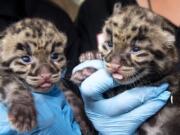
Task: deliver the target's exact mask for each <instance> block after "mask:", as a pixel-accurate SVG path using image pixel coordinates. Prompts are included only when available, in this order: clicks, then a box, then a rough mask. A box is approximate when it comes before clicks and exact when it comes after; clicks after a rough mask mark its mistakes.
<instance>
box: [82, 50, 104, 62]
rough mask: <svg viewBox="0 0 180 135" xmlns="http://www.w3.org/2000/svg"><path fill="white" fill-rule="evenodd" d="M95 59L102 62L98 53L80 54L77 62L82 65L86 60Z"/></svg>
mask: <svg viewBox="0 0 180 135" xmlns="http://www.w3.org/2000/svg"><path fill="white" fill-rule="evenodd" d="M95 59H101V60H102V55H101V53H100V52H98V51H88V52H85V53H82V54H81V55H80V57H79V61H80V62H81V63H82V62H84V61H86V60H95Z"/></svg>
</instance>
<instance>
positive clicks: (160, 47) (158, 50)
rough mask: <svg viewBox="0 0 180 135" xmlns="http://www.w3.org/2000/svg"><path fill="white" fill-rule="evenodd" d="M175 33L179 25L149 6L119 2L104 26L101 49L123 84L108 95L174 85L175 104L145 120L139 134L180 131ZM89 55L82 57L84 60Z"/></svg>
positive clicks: (162, 134) (166, 134)
mask: <svg viewBox="0 0 180 135" xmlns="http://www.w3.org/2000/svg"><path fill="white" fill-rule="evenodd" d="M175 34H176V27H175V26H174V25H173V24H171V23H170V22H169V21H168V20H166V19H164V18H163V17H161V16H159V15H157V14H155V13H153V12H151V11H149V10H148V9H144V8H141V7H138V6H127V7H121V5H120V4H118V3H117V4H116V5H115V6H114V14H113V15H112V16H111V17H109V18H108V19H107V21H106V22H105V25H104V27H103V36H104V37H105V41H104V43H103V44H100V45H99V52H100V53H101V54H102V57H103V59H104V61H105V63H106V68H107V71H108V72H109V73H111V74H112V76H113V77H114V78H115V80H117V81H118V82H119V83H120V84H121V86H120V87H117V88H115V89H113V90H110V91H108V92H107V93H104V96H105V97H106V98H109V97H112V96H115V95H116V94H117V93H120V92H122V91H124V90H126V89H130V88H132V87H136V86H144V85H146V86H147V85H159V84H161V83H162V82H168V83H169V84H170V87H169V90H170V91H171V92H172V97H173V98H172V101H171V103H170V101H169V102H168V103H167V105H166V106H165V107H164V108H163V109H162V110H161V111H160V112H159V113H158V114H157V115H155V116H153V117H152V118H151V119H149V120H148V121H147V122H145V123H144V124H143V125H142V126H141V128H140V130H139V132H138V134H139V135H179V134H180V88H179V86H180V73H179V71H178V69H176V65H177V63H178V54H177V53H178V52H177V51H178V50H177V47H176V46H175V44H176V42H175V40H176V39H175ZM92 54H93V53H92ZM88 56H90V55H89V54H88V55H87V54H84V56H81V59H82V61H84V59H85V58H88ZM95 57H96V56H95ZM91 58H93V57H92V56H91ZM117 104H118V103H117Z"/></svg>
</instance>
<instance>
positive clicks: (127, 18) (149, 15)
mask: <svg viewBox="0 0 180 135" xmlns="http://www.w3.org/2000/svg"><path fill="white" fill-rule="evenodd" d="M103 36H104V37H105V41H104V42H103V43H102V44H100V45H99V51H100V52H101V53H102V55H103V57H104V60H105V62H106V65H107V69H108V71H109V72H111V73H112V75H113V77H114V78H115V79H117V80H118V81H119V82H120V83H121V84H132V83H137V82H138V81H139V80H140V79H141V81H145V79H148V78H154V79H155V80H158V79H159V78H161V77H163V76H165V75H167V74H168V73H170V72H171V71H172V69H173V68H174V67H175V64H176V63H177V61H178V56H177V50H176V47H175V26H173V25H172V24H171V23H170V22H169V21H167V20H166V19H164V18H163V17H161V16H159V15H157V14H155V13H153V12H151V11H149V10H147V9H144V8H141V7H138V6H128V7H124V8H121V6H120V5H119V4H116V5H115V8H114V14H113V15H112V16H111V17H110V18H108V19H107V21H106V22H105V25H104V27H103ZM146 81H147V80H146Z"/></svg>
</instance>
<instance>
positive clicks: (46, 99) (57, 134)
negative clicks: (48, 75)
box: [0, 87, 81, 135]
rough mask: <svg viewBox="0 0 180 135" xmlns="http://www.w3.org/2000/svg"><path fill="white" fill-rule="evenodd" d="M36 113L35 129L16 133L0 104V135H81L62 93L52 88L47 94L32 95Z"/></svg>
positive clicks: (4, 108)
mask: <svg viewBox="0 0 180 135" xmlns="http://www.w3.org/2000/svg"><path fill="white" fill-rule="evenodd" d="M32 94H33V97H34V102H35V105H36V112H37V121H38V124H37V127H36V128H34V129H33V130H32V131H29V132H26V133H18V132H17V131H15V130H14V129H13V127H12V126H11V124H10V123H9V121H8V116H7V111H8V110H7V108H6V107H5V106H4V105H3V104H2V103H1V104H0V135H32V134H33V135H34V134H35V135H64V134H66V135H81V133H80V128H79V125H78V124H77V123H76V122H75V120H74V117H73V113H72V111H71V108H70V106H69V105H68V104H67V102H66V101H65V97H64V95H63V94H62V92H61V91H60V90H59V89H58V88H57V87H53V88H52V90H50V92H49V93H46V94H41V93H34V92H33V93H32Z"/></svg>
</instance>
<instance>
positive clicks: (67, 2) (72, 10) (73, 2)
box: [51, 0, 84, 21]
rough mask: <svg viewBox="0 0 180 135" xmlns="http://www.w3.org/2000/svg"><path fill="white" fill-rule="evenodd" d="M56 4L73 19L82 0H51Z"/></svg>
mask: <svg viewBox="0 0 180 135" xmlns="http://www.w3.org/2000/svg"><path fill="white" fill-rule="evenodd" d="M51 1H52V2H54V3H55V4H57V5H58V6H60V7H61V8H62V9H63V10H65V11H66V13H68V14H69V16H70V17H71V19H72V20H73V21H74V19H75V17H76V15H77V13H78V10H79V6H80V5H81V4H82V2H83V1H84V0H51Z"/></svg>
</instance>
